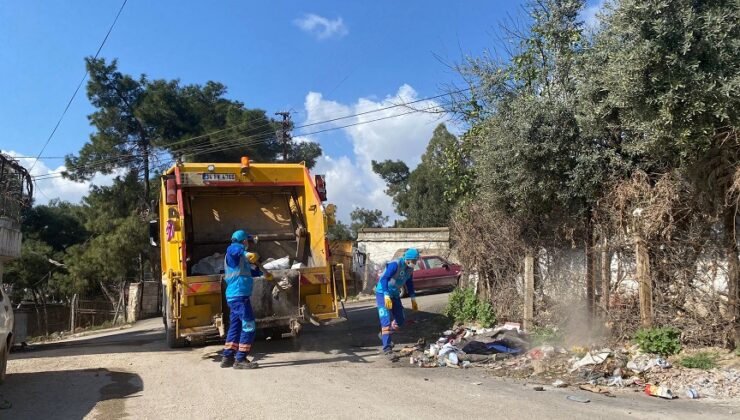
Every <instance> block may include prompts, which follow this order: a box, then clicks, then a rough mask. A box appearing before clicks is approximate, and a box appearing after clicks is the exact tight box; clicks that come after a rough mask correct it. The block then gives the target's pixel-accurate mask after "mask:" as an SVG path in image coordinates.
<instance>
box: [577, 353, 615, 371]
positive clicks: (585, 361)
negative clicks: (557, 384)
mask: <svg viewBox="0 0 740 420" xmlns="http://www.w3.org/2000/svg"><path fill="white" fill-rule="evenodd" d="M611 354H612V351H611V350H609V349H604V350H601V351H599V352H598V353H596V354H593V353H587V354H586V355H585V356H583V358H582V359H581V360H578V361H577V362H575V363H574V364H573V366H572V367H571V369H570V371H571V372H575V371H577V370H578V369H580V368H582V367H585V366H591V365H600V364H602V363H604V362H605V361H606V359H607V358H609V356H611Z"/></svg>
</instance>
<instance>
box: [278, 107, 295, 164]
mask: <svg viewBox="0 0 740 420" xmlns="http://www.w3.org/2000/svg"><path fill="white" fill-rule="evenodd" d="M275 115H280V116H281V117H283V121H282V123H281V126H280V132H279V134H278V135H279V139H280V141H281V142H282V143H283V162H287V161H288V142H289V141H290V140H291V137H290V129H291V128H293V122H292V121H290V112H287V111H281V112H276V113H275Z"/></svg>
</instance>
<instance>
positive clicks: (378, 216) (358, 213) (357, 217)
mask: <svg viewBox="0 0 740 420" xmlns="http://www.w3.org/2000/svg"><path fill="white" fill-rule="evenodd" d="M350 219H352V223H351V224H350V230H351V231H352V237H353V238H357V232H358V231H359V230H360V229H362V228H381V227H383V226H385V224H386V223H388V216H383V212H382V211H380V210H369V209H365V208H362V207H358V208H356V209H354V210H352V213H350Z"/></svg>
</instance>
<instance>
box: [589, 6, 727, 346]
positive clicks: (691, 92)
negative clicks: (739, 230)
mask: <svg viewBox="0 0 740 420" xmlns="http://www.w3.org/2000/svg"><path fill="white" fill-rule="evenodd" d="M593 51H594V55H595V56H596V57H597V59H598V64H599V66H598V67H597V68H596V70H597V71H595V72H594V74H595V78H596V80H597V82H598V85H599V94H598V96H597V98H598V105H599V106H600V107H602V109H604V110H606V111H608V115H611V116H612V119H613V120H617V122H618V124H619V125H620V127H621V128H622V130H621V132H620V133H619V134H620V136H621V137H622V138H623V139H624V144H623V146H624V149H625V151H626V152H627V153H629V154H630V155H631V156H633V159H635V160H641V161H648V162H651V164H652V165H653V166H658V167H659V168H660V169H662V171H664V172H667V171H669V170H672V169H674V168H675V169H678V170H679V171H680V172H681V173H683V174H684V176H686V178H687V179H689V180H690V181H691V182H692V183H693V184H694V185H695V186H696V190H697V191H701V192H702V194H701V197H700V199H702V200H703V201H704V202H705V203H706V204H705V207H706V208H711V209H714V211H715V212H717V214H718V215H719V216H720V220H721V221H722V222H721V225H722V231H723V235H724V239H723V247H724V254H725V258H726V260H727V263H728V270H727V271H728V285H729V296H730V299H729V301H730V309H731V310H730V311H729V313H730V316H729V318H730V320H731V321H732V322H734V330H735V331H734V336H735V345H736V346H740V261H739V260H738V251H739V250H738V243H737V239H736V225H737V221H736V203H737V198H738V196H737V191H735V190H732V189H731V185H732V175H733V173H734V171H735V168H736V165H737V162H738V160H740V142H738V138H737V131H738V127H737V122H738V109H740V99H738V98H739V97H740V96H739V95H738V93H740V70H739V69H740V4H739V3H738V2H737V1H732V0H719V1H718V0H699V1H694V0H675V1H670V2H666V1H660V0H645V1H641V0H621V1H619V2H618V3H615V4H614V7H612V9H611V10H609V12H608V13H607V14H606V20H605V22H604V25H603V30H602V31H601V32H600V33H599V34H598V35H597V37H596V39H595V43H594V46H593Z"/></svg>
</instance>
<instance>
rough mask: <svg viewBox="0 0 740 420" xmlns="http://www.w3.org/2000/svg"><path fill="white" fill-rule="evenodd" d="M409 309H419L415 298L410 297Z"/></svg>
mask: <svg viewBox="0 0 740 420" xmlns="http://www.w3.org/2000/svg"><path fill="white" fill-rule="evenodd" d="M411 310H412V311H414V312H416V311H418V310H419V305H417V304H416V299H411Z"/></svg>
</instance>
